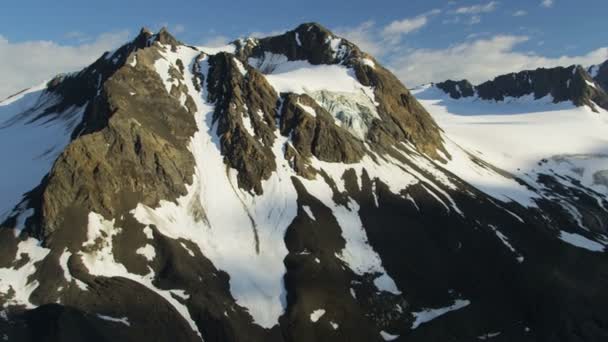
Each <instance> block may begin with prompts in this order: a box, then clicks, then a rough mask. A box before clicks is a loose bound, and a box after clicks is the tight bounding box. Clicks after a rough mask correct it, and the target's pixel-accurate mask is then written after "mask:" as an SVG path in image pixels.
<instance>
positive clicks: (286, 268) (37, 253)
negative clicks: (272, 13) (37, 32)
mask: <svg viewBox="0 0 608 342" xmlns="http://www.w3.org/2000/svg"><path fill="white" fill-rule="evenodd" d="M234 45H235V51H234V53H231V52H218V53H215V54H209V53H207V52H206V51H205V49H204V48H194V47H189V46H186V45H184V44H182V43H181V42H179V41H178V40H177V39H175V38H174V37H172V36H171V35H170V34H169V33H168V32H167V31H166V30H162V31H161V32H159V33H158V34H152V33H150V32H149V31H147V30H142V32H141V33H140V34H139V35H138V36H137V38H135V40H134V41H133V42H131V43H129V44H127V45H125V46H123V47H122V48H120V49H118V50H116V51H115V52H113V53H107V54H105V55H104V56H102V57H101V58H100V59H99V60H98V61H96V62H95V63H94V64H92V65H91V66H90V67H88V68H86V69H84V70H83V71H81V72H79V73H76V74H72V75H67V76H62V77H58V78H56V79H54V80H53V81H51V82H50V83H49V85H48V87H47V88H46V90H44V93H45V94H53V95H54V96H55V97H53V98H54V99H55V98H58V99H60V101H57V102H52V103H41V104H40V106H42V107H40V108H39V109H41V111H33V110H26V111H24V112H22V113H19V114H18V115H19V116H26V117H28V115H33V114H32V113H36V115H38V116H39V117H37V118H33V119H34V122H37V121H36V120H41V119H44V118H48V119H50V120H55V119H57V120H58V119H65V118H62V117H61V116H62V115H67V114H66V111H65V109H66V108H70V107H73V106H84V108H85V109H84V114H83V115H82V119H81V120H80V122H78V124H77V125H75V126H74V127H73V130H71V132H68V133H67V134H68V135H69V136H70V139H71V140H70V143H69V144H68V145H67V146H66V147H65V149H64V150H63V152H62V153H61V154H60V155H59V157H58V158H57V159H56V160H55V161H54V164H53V166H52V168H51V169H50V170H49V171H48V174H47V175H46V176H45V177H44V178H43V179H41V180H40V183H39V185H38V186H36V187H35V188H33V189H31V191H29V192H28V193H26V194H24V198H23V199H15V204H16V207H15V210H14V211H13V212H11V213H10V214H9V215H8V216H7V219H6V220H5V221H4V222H3V223H2V229H0V247H1V248H0V307H1V308H2V310H0V338H5V339H9V340H11V341H39V340H41V339H44V340H50V341H79V340H83V339H86V340H91V341H142V340H151V341H166V340H169V339H175V340H179V341H200V340H205V341H234V342H237V341H271V342H288V341H302V342H304V341H362V342H363V341H383V340H386V339H388V338H393V337H394V338H395V339H396V340H402V341H432V340H438V341H444V340H449V339H454V340H459V341H460V340H462V341H469V340H476V339H478V337H480V336H485V335H487V334H488V333H491V332H494V331H500V332H501V338H504V339H506V340H515V341H527V340H530V341H534V340H538V341H554V340H560V339H561V340H575V339H577V338H578V339H579V340H582V341H594V340H602V339H604V338H605V337H606V334H607V333H608V330H607V329H606V326H608V319H607V318H606V317H608V315H606V314H605V313H606V309H605V308H606V307H607V305H608V295H606V291H604V289H605V288H606V285H608V284H607V281H606V274H607V272H608V266H607V265H608V263H606V254H605V253H603V252H590V251H588V250H585V249H580V248H576V247H573V246H569V245H565V244H564V242H563V241H561V240H559V239H558V238H556V236H555V235H556V234H559V233H560V231H558V230H557V229H561V228H562V227H569V229H573V231H576V232H577V233H578V234H581V235H580V236H581V237H582V238H584V239H588V240H589V241H591V240H593V241H594V242H595V243H596V244H597V245H603V241H604V240H603V237H604V234H605V233H606V228H605V223H606V222H608V213H607V212H606V210H605V208H606V207H608V201H606V196H605V195H604V194H601V193H597V192H593V191H592V190H590V189H587V188H585V187H582V186H576V185H573V184H570V183H567V182H563V180H562V181H560V180H557V179H555V178H553V177H550V176H547V177H546V178H543V179H542V180H541V183H542V184H543V187H542V189H545V190H536V191H537V195H538V200H537V202H536V205H537V207H526V206H524V205H521V204H519V203H516V202H513V201H507V202H503V201H500V200H497V199H495V198H493V197H491V196H490V195H488V194H486V193H484V192H482V191H480V190H478V189H476V188H474V187H473V186H471V185H469V184H467V183H466V182H464V181H463V180H460V179H458V178H457V177H456V176H455V175H453V174H452V173H450V172H449V171H447V170H446V169H445V168H444V165H445V164H444V163H445V162H446V160H445V159H449V158H450V157H451V156H450V155H449V153H448V149H447V148H446V145H445V144H446V142H445V141H444V140H443V137H442V132H441V130H440V129H439V127H438V126H437V124H436V123H435V122H434V121H433V119H432V117H431V116H430V115H429V113H428V112H427V111H426V110H425V109H424V108H423V107H422V106H421V105H420V104H419V102H418V101H417V100H416V99H415V98H414V97H413V96H412V94H411V93H410V92H409V91H408V90H407V89H406V88H405V87H404V86H403V84H401V82H400V81H399V80H397V78H396V77H395V76H394V75H392V74H391V73H390V72H389V71H388V70H387V69H385V68H384V67H382V66H381V65H380V64H379V63H378V62H377V61H376V60H375V59H373V57H371V56H369V55H367V54H365V53H364V52H362V51H361V50H360V49H358V48H357V47H356V46H355V45H353V44H352V43H350V42H348V41H346V40H344V39H341V38H339V37H336V36H335V35H333V34H332V33H331V32H330V31H328V30H327V29H325V28H323V27H322V26H320V25H318V24H304V25H301V26H299V27H298V28H296V29H295V30H293V31H289V32H287V33H285V34H283V35H280V36H276V37H270V38H264V39H259V40H255V39H250V40H246V41H238V42H235V43H234ZM268 54H274V55H279V56H280V59H281V60H282V61H283V60H284V61H283V62H285V61H299V62H302V63H304V62H306V63H308V64H310V65H333V66H340V67H341V68H344V69H346V71H347V75H348V76H350V77H351V78H352V81H353V82H357V86H361V87H365V88H366V89H370V90H371V93H373V96H371V95H370V94H367V93H361V94H360V93H357V94H355V95H352V94H344V93H340V92H337V91H331V90H327V89H321V90H315V91H310V92H307V91H303V92H301V93H297V92H283V93H281V94H278V93H277V91H276V90H275V88H274V87H273V85H272V83H271V82H270V81H269V79H270V76H271V75H272V72H273V69H272V68H268V69H264V68H261V67H260V65H258V64H255V65H252V64H253V63H250V61H251V58H254V59H255V58H258V59H259V58H263V57H266V56H267V55H268ZM275 57H276V56H275ZM275 57H272V56H271V58H275ZM269 65H270V66H271V67H272V66H273V65H271V64H269ZM570 72H571V73H572V72H574V74H575V76H572V77H579V78H580V79H579V83H580V82H585V81H586V80H587V81H588V78H587V75H585V74H584V73H583V72H579V71H578V69H577V70H574V71H573V70H570ZM579 73H580V75H579ZM558 74H559V75H561V73H558ZM576 75H579V76H576ZM538 77H540V76H538ZM547 77H549V76H547ZM551 77H553V76H551ZM555 77H557V76H555ZM559 77H561V76H559ZM559 77H558V78H559ZM564 77H565V76H564ZM516 79H517V77H516ZM559 80H561V78H559ZM349 81H350V79H349ZM509 82H510V81H508V80H507V79H505V80H502V79H501V80H499V81H496V84H497V85H498V84H500V85H501V86H500V87H498V86H496V87H495V89H494V90H492V87H490V86H485V87H484V88H483V89H485V90H484V91H485V92H487V93H485V92H484V94H486V95H484V96H488V97H490V96H496V97H500V96H502V97H505V96H514V95H512V94H516V92H515V91H514V90H513V91H511V90H510V89H511V88H510V87H511V84H510V83H509ZM518 82H519V81H516V84H519V83H518ZM521 82H523V81H521ZM547 82H548V81H547ZM560 82H561V81H560ZM573 82H574V81H573ZM558 83H559V82H558ZM560 84H561V83H560ZM575 85H576V84H573V85H572V87H574V86H575ZM457 86H458V87H457ZM361 87H359V89H361ZM538 87H539V88H538V89H536V88H530V89H529V90H530V91H538V95H539V96H540V95H542V94H543V92H545V91H546V93H545V94H549V93H551V94H553V95H554V96H556V97H559V96H561V95H562V93H561V90H560V89H561V88H559V87H558V88H555V89H553V88H552V86H549V85H547V86H546V87H541V86H540V85H539V86H538ZM442 89H444V90H445V91H447V92H449V93H450V94H454V96H470V94H471V92H472V91H473V90H472V86H470V84H467V83H466V82H464V81H463V82H446V83H445V84H444V85H443V88H442ZM505 89H507V90H505ZM476 91H477V92H478V93H480V90H479V89H476ZM535 94H536V93H535ZM564 96H574V95H572V94H570V93H568V94H566V95H564ZM576 96H578V97H577V98H580V101H583V102H581V103H585V104H587V102H584V101H586V100H588V99H593V98H597V96H600V97H601V93H600V92H597V93H594V92H591V91H588V92H584V93H581V94H578V95H576ZM560 98H561V97H560ZM568 98H569V99H570V97H568ZM594 101H596V100H594ZM598 101H599V100H598ZM598 101H596V103H598V104H600V102H598ZM45 106H47V107H45ZM1 110H2V104H1V103H0V111H1ZM41 113H42V114H41ZM356 125H363V126H364V127H365V130H358V131H356V130H353V127H354V126H356ZM6 127H8V128H10V127H11V121H10V120H9V121H8V122H7V123H6ZM0 129H2V128H0ZM0 134H1V132H0ZM201 136H202V137H204V138H206V139H199V138H200V137H201ZM207 142H209V144H208V145H205V146H201V145H204V144H205V143H207ZM197 144H199V145H197ZM203 147H206V148H208V149H205V150H203V151H204V153H201V152H200V151H199V149H202V148H203ZM216 155H217V156H218V159H221V160H220V161H219V162H217V161H216V160H215V159H213V158H214V156H216ZM214 163H215V164H214ZM467 165H468V166H471V167H473V166H475V165H477V166H479V165H481V166H482V167H484V168H485V169H484V170H485V171H487V172H488V174H491V175H492V176H493V177H498V176H500V177H505V178H508V179H511V180H512V176H510V175H508V174H506V173H505V172H501V171H500V170H496V169H495V168H493V167H492V166H491V165H489V164H487V163H485V162H484V161H482V160H478V159H477V160H472V161H470V164H467ZM208 169H214V170H217V169H219V171H220V172H216V173H214V174H213V175H214V177H215V178H212V179H207V178H205V177H204V176H205V173H204V171H206V170H208ZM601 176H602V175H598V179H600V178H601ZM604 178H605V177H604ZM527 181H529V180H527ZM517 182H520V183H521V184H525V185H527V183H526V181H524V180H517ZM215 183H217V184H227V185H226V186H225V187H222V188H218V187H214V185H215ZM527 186H529V187H530V188H532V186H530V185H527ZM547 189H549V190H547ZM543 191H547V192H550V193H551V196H553V197H551V196H549V194H547V193H543ZM573 198H576V200H573ZM218 203H219V205H215V206H213V204H218ZM563 203H566V204H567V205H568V207H564V206H563ZM210 208H214V209H215V210H216V211H215V212H211V211H210ZM572 208H575V209H576V210H577V212H580V213H582V216H581V217H582V218H578V217H573V216H572V214H571V213H572ZM217 211H220V212H219V213H218V212H217ZM234 217H239V218H243V219H242V220H232V218H234ZM212 218H213V220H212ZM579 220H580V221H582V222H583V223H584V226H585V227H581V226H579V224H580V222H579ZM212 221H213V224H211V222H212ZM21 227H22V228H24V229H23V230H15V229H16V228H21ZM556 227H557V228H556ZM587 228H589V229H587ZM505 241H507V242H506V243H505ZM598 241H599V242H598ZM220 247H222V248H220ZM226 251H227V252H226ZM524 257H525V261H524ZM260 260H262V262H260ZM250 263H251V264H250ZM252 265H257V266H255V267H254V266H252ZM220 266H224V267H220ZM277 270H278V271H277ZM277 274H278V275H277ZM269 275H272V276H274V275H277V276H275V277H274V278H272V277H271V276H269ZM243 284H248V285H249V286H248V287H243ZM277 288H278V289H279V291H274V290H273V289H277ZM276 306H279V308H280V310H279V312H278V313H276V315H275V316H269V315H270V314H269V313H268V312H270V310H269V308H270V307H276ZM497 308H500V310H498V309H497ZM438 315H439V316H441V317H438ZM435 316H437V317H438V318H437V317H435ZM434 318H436V319H434ZM268 322H270V323H268Z"/></svg>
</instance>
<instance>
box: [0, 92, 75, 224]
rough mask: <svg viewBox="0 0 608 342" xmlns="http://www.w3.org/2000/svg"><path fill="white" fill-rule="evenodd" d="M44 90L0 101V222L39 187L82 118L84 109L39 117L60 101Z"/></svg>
mask: <svg viewBox="0 0 608 342" xmlns="http://www.w3.org/2000/svg"><path fill="white" fill-rule="evenodd" d="M45 89H46V83H43V84H41V85H39V86H37V87H35V88H32V89H30V90H28V91H26V92H23V93H21V94H19V95H17V96H15V97H12V98H9V99H7V100H5V101H3V102H0V155H2V156H3V158H4V160H3V162H2V167H1V168H0V189H2V196H0V222H1V221H3V220H4V218H6V216H7V214H10V212H11V210H12V209H13V208H14V207H15V205H17V204H18V203H19V202H20V201H21V199H22V196H23V194H24V193H25V192H27V191H30V190H32V189H33V188H34V187H36V186H37V185H38V184H40V181H41V180H42V178H43V177H44V176H45V175H46V174H47V173H48V172H49V170H50V169H51V166H52V165H53V162H54V161H55V159H57V156H58V155H59V154H60V153H61V152H62V151H63V149H64V148H65V146H66V145H67V144H68V143H69V142H70V136H71V134H72V131H73V130H74V128H75V127H76V125H77V124H78V123H79V122H80V120H81V118H82V113H83V108H84V107H83V108H74V107H73V108H69V109H68V110H66V111H65V112H64V113H50V114H47V115H45V116H44V117H41V118H37V117H38V116H39V115H41V114H42V113H43V112H44V110H45V109H47V108H49V107H50V106H52V105H54V104H56V103H58V102H59V101H60V100H61V98H59V97H55V96H53V95H49V94H47V93H45V91H44V90H45ZM23 220H25V217H23Z"/></svg>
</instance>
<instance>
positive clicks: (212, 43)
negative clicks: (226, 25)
mask: <svg viewBox="0 0 608 342" xmlns="http://www.w3.org/2000/svg"><path fill="white" fill-rule="evenodd" d="M228 43H230V38H229V37H226V36H224V35H217V36H213V37H208V38H206V39H203V40H202V41H201V44H200V45H202V46H208V47H218V46H224V45H227V44H228Z"/></svg>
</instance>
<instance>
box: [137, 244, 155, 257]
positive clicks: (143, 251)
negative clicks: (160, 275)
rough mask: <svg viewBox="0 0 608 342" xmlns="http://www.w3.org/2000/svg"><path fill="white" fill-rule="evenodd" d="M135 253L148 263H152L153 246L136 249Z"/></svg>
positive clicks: (153, 255)
mask: <svg viewBox="0 0 608 342" xmlns="http://www.w3.org/2000/svg"><path fill="white" fill-rule="evenodd" d="M135 253H137V254H139V255H141V256H143V257H144V258H146V260H148V261H152V260H154V258H155V257H156V250H155V249H154V246H152V245H149V244H148V245H145V246H144V247H140V248H138V249H137V250H136V251H135Z"/></svg>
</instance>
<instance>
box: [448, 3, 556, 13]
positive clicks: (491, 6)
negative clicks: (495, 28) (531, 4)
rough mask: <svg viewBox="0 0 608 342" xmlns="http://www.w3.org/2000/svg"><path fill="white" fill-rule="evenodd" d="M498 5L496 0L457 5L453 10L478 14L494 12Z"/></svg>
mask: <svg viewBox="0 0 608 342" xmlns="http://www.w3.org/2000/svg"><path fill="white" fill-rule="evenodd" d="M545 1H547V0H545ZM497 7H498V2H497V1H490V2H488V3H487V4H479V5H474V6H469V7H459V8H457V9H456V10H454V13H456V14H480V13H489V12H494V11H495V10H496V8H497Z"/></svg>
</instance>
